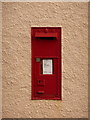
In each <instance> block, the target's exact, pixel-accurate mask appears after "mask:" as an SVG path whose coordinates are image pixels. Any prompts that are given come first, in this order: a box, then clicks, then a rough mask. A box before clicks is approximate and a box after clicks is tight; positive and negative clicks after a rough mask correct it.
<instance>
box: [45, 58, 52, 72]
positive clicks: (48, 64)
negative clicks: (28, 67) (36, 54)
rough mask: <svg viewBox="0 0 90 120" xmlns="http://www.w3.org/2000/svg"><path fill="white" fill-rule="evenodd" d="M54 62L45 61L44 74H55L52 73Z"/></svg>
mask: <svg viewBox="0 0 90 120" xmlns="http://www.w3.org/2000/svg"><path fill="white" fill-rule="evenodd" d="M52 72H53V70H52V60H51V59H44V60H43V74H53V73H52Z"/></svg>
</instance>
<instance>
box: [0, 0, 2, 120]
mask: <svg viewBox="0 0 90 120" xmlns="http://www.w3.org/2000/svg"><path fill="white" fill-rule="evenodd" d="M1 118H2V3H1V2H0V119H1Z"/></svg>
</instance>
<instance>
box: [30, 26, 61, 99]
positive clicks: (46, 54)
mask: <svg viewBox="0 0 90 120" xmlns="http://www.w3.org/2000/svg"><path fill="white" fill-rule="evenodd" d="M31 47H32V99H36V100H38V99H50V100H61V28H60V27H32V28H31Z"/></svg>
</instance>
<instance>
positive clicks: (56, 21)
mask: <svg viewBox="0 0 90 120" xmlns="http://www.w3.org/2000/svg"><path fill="white" fill-rule="evenodd" d="M2 7H3V8H2V9H3V43H2V44H3V117H4V118H20V117H22V118H81V117H82V118H86V117H88V79H87V78H88V75H87V74H88V72H87V71H88V68H87V66H88V61H87V58H88V54H87V53H88V52H87V51H88V3H87V2H82V3H81V2H75V3H74V2H70V3H69V2H65V3H64V2H45V3H44V2H40V3H39V2H31V3H30V2H24V3H23V2H20V3H19V2H16V3H15V2H11V3H9V2H8V3H3V5H2ZM34 26H38V27H39V26H41V27H42V26H45V27H49V26H53V27H57V26H59V27H60V26H61V27H62V92H63V96H62V101H59V100H58V101H57V100H31V36H30V35H31V27H34Z"/></svg>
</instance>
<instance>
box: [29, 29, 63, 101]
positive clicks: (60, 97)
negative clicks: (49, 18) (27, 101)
mask: <svg viewBox="0 0 90 120" xmlns="http://www.w3.org/2000/svg"><path fill="white" fill-rule="evenodd" d="M43 28H44V29H48V28H50V29H60V33H59V34H60V56H59V57H60V58H58V57H57V56H44V57H43V56H35V58H42V59H46V58H55V59H58V63H59V67H58V68H60V69H58V82H57V84H58V88H57V89H58V97H47V98H46V97H36V96H35V94H34V89H35V87H34V86H35V81H34V75H35V73H34V71H33V64H34V61H33V60H32V59H31V64H32V65H31V78H32V80H31V82H32V84H31V85H32V89H31V91H32V93H31V99H32V100H62V85H61V84H62V74H61V71H62V64H61V63H62V59H61V58H62V57H61V56H62V54H61V49H62V47H61V27H32V28H31V58H32V57H33V51H32V47H33V44H32V40H33V36H32V32H33V29H43ZM38 36H40V34H39V35H38ZM43 36H44V35H43ZM43 36H42V37H43ZM40 37H41V36H40ZM54 37H55V36H54ZM42 75H43V74H42Z"/></svg>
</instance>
